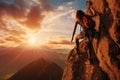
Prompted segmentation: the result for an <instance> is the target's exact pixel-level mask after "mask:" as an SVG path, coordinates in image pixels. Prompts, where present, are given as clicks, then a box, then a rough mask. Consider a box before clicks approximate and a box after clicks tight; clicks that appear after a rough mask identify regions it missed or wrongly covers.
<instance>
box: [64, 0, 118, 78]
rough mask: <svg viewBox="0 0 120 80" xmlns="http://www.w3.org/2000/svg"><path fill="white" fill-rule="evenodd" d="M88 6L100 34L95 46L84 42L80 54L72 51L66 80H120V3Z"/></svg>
mask: <svg viewBox="0 0 120 80" xmlns="http://www.w3.org/2000/svg"><path fill="white" fill-rule="evenodd" d="M86 6H87V9H86V14H87V15H90V16H93V20H94V21H95V23H96V27H95V29H96V33H95V36H94V38H93V41H92V42H91V43H90V42H89V41H88V39H87V38H85V39H84V40H83V41H82V42H80V44H79V50H80V54H77V53H76V50H75V48H74V49H73V50H71V52H70V54H69V56H68V59H67V62H66V67H65V69H64V73H63V77H62V80H120V0H90V1H87V2H86ZM89 53H91V55H92V56H91V58H89Z"/></svg>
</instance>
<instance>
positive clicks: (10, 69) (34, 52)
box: [0, 46, 67, 80]
mask: <svg viewBox="0 0 120 80" xmlns="http://www.w3.org/2000/svg"><path fill="white" fill-rule="evenodd" d="M66 57H67V54H62V53H57V52H55V51H54V50H52V49H49V48H46V47H36V48H27V47H21V46H20V47H16V48H11V47H0V80H5V79H7V78H9V77H10V76H12V75H13V74H14V73H15V72H17V71H18V70H20V69H21V68H23V67H24V66H26V65H27V64H29V63H31V62H33V61H35V60H37V59H39V58H44V59H45V60H47V61H51V62H54V63H56V64H57V65H58V66H60V67H61V68H64V66H65V61H66Z"/></svg>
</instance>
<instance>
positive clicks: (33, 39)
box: [28, 37, 36, 45]
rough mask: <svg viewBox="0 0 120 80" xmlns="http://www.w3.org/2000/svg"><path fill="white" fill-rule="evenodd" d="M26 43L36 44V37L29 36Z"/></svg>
mask: <svg viewBox="0 0 120 80" xmlns="http://www.w3.org/2000/svg"><path fill="white" fill-rule="evenodd" d="M28 43H29V44H31V45H35V44H36V39H35V38H33V37H31V38H29V39H28Z"/></svg>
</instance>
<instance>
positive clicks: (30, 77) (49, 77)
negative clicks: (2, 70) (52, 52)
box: [8, 58, 63, 80]
mask: <svg viewBox="0 0 120 80" xmlns="http://www.w3.org/2000/svg"><path fill="white" fill-rule="evenodd" d="M62 72H63V69H62V68H60V67H59V66H58V65H56V64H55V63H52V62H48V61H46V60H44V59H42V58H41V59H39V60H37V61H34V62H32V63H30V64H28V65H27V66H25V67H24V68H22V69H21V70H20V71H18V72H17V73H15V74H14V75H13V76H12V77H11V78H9V79H8V80H61V77H62Z"/></svg>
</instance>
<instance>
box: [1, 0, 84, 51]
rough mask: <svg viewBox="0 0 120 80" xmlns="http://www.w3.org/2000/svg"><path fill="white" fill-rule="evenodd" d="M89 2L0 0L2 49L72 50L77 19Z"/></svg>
mask: <svg viewBox="0 0 120 80" xmlns="http://www.w3.org/2000/svg"><path fill="white" fill-rule="evenodd" d="M85 2H86V0H0V46H7V47H16V46H20V45H27V44H30V45H32V46H33V45H35V46H36V45H37V46H41V45H44V46H48V47H51V48H56V49H66V48H67V49H70V48H71V46H72V47H73V44H72V43H70V39H71V35H72V30H73V26H74V22H75V21H74V16H75V11H76V10H77V9H82V10H85Z"/></svg>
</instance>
